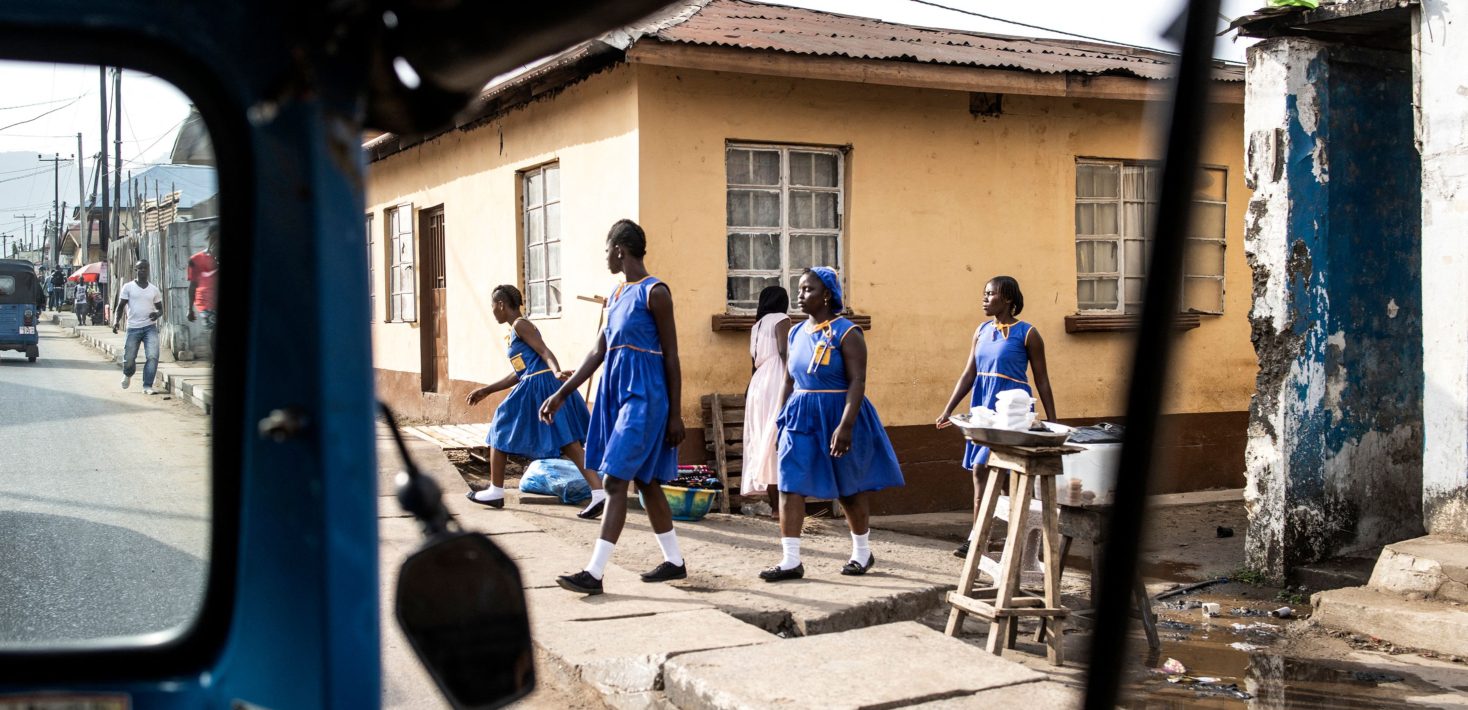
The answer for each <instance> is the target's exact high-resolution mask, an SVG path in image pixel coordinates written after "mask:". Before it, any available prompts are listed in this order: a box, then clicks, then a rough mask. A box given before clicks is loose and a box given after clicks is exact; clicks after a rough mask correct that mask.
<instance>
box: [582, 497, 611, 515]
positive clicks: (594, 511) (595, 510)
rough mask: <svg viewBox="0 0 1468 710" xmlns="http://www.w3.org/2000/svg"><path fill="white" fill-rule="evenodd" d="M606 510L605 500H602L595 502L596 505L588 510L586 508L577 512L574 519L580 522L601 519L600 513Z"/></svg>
mask: <svg viewBox="0 0 1468 710" xmlns="http://www.w3.org/2000/svg"><path fill="white" fill-rule="evenodd" d="M606 508H607V499H605V498H603V499H601V500H599V501H597V502H596V505H593V506H591V507H590V508H587V509H585V510H579V511H577V512H576V517H578V518H581V519H582V520H596V519H597V518H600V517H601V512H602V511H603V510H606Z"/></svg>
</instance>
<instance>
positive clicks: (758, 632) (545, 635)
mask: <svg viewBox="0 0 1468 710" xmlns="http://www.w3.org/2000/svg"><path fill="white" fill-rule="evenodd" d="M409 446H410V450H411V451H412V454H413V456H414V458H415V460H417V461H418V462H419V465H420V466H421V467H422V468H423V469H424V470H425V471H426V472H428V474H429V475H430V476H432V477H433V478H434V479H435V480H436V481H437V482H438V483H439V485H440V486H442V487H443V488H444V500H445V502H446V504H447V505H448V507H449V510H450V512H451V513H452V514H453V515H454V517H455V519H456V520H458V521H459V523H460V524H461V525H462V526H464V527H465V528H466V529H472V530H478V531H481V532H484V533H486V534H487V535H489V536H490V538H491V539H492V540H493V541H494V542H495V543H496V544H498V545H499V546H500V547H501V549H503V550H505V552H506V553H508V554H509V555H510V556H511V557H512V558H513V559H515V561H516V563H517V564H518V565H519V567H520V575H521V579H522V582H523V585H524V587H525V593H526V596H527V599H528V602H529V607H530V614H531V623H532V629H533V634H534V638H535V643H536V645H537V648H538V650H539V651H540V656H541V660H542V662H541V664H540V666H539V667H538V668H537V672H538V673H539V674H540V676H541V678H542V679H543V680H542V683H544V684H547V685H550V686H555V687H559V688H567V687H570V688H580V689H585V690H590V691H592V692H593V693H594V694H595V695H594V697H595V699H596V700H597V701H599V702H600V703H604V704H605V705H607V706H610V707H615V708H649V707H652V708H669V707H679V708H757V707H758V708H762V707H772V706H781V707H818V706H819V707H832V708H847V707H849V708H856V707H874V706H875V707H894V708H895V707H908V706H923V707H926V706H927V704H928V703H937V704H936V705H933V707H981V706H991V705H993V704H994V703H996V702H998V703H1001V704H1002V703H1003V702H1004V701H1005V700H1008V699H1012V698H1014V697H1016V695H1015V693H1019V694H1020V696H1022V697H1028V698H1045V699H1046V700H1047V703H1046V706H1047V707H1066V706H1071V707H1078V706H1079V701H1080V694H1079V692H1078V691H1075V690H1074V689H1072V688H1069V687H1066V686H1064V685H1061V684H1058V683H1054V682H1051V681H1048V680H1046V676H1045V675H1044V674H1043V673H1041V672H1039V671H1036V670H1032V669H1030V668H1027V667H1025V666H1024V665H1021V664H1020V663H1017V662H1015V661H1014V660H1010V659H1009V658H1007V657H1006V658H997V657H995V656H992V655H990V654H988V653H986V652H984V651H983V650H982V649H981V648H978V647H976V646H975V645H973V644H972V643H969V642H966V641H964V640H958V639H953V638H949V637H947V636H944V635H943V634H942V633H941V632H939V631H936V630H934V629H932V628H930V627H929V626H927V625H924V624H920V623H916V622H913V621H898V622H896V623H878V624H875V625H867V626H857V627H851V628H848V629H847V630H840V631H832V632H830V633H820V634H811V635H803V636H797V637H795V638H782V637H781V636H779V635H776V634H773V633H770V632H769V631H767V630H765V629H764V628H761V626H762V625H757V624H756V623H749V622H746V621H741V620H740V619H739V618H736V617H735V615H733V614H731V613H727V612H726V611H724V610H723V608H725V607H728V606H729V605H728V604H727V600H724V599H721V598H720V596H719V595H717V594H708V593H700V592H699V591H698V589H697V588H696V587H688V588H679V587H677V586H673V585H668V584H645V583H643V582H642V581H641V580H640V579H638V576H637V574H636V573H635V572H634V571H631V570H629V569H627V568H624V567H622V566H620V565H618V564H615V563H614V564H612V565H611V566H609V567H608V569H607V574H606V578H605V582H606V587H607V592H606V593H605V594H603V595H601V596H595V597H583V596H580V595H577V594H572V593H570V592H567V591H565V590H562V589H560V588H559V587H556V586H555V577H556V575H559V574H566V573H570V572H574V571H576V570H578V569H581V567H582V565H583V564H584V563H585V562H586V549H585V546H580V545H573V544H568V543H567V542H566V541H565V539H564V537H563V536H561V535H557V534H552V533H551V532H548V531H547V529H546V528H545V526H546V524H547V521H549V520H551V518H550V517H549V516H548V515H547V511H546V510H545V509H546V508H547V507H549V506H544V505H515V504H514V503H512V504H511V505H509V506H507V507H506V508H505V509H503V510H488V509H486V508H484V507H483V506H479V505H476V504H474V503H470V502H469V501H467V500H466V499H465V498H464V496H463V491H465V490H466V486H465V484H464V482H463V478H462V476H461V475H460V474H459V471H458V469H457V468H455V467H454V466H453V465H452V464H450V463H449V462H448V460H447V459H446V458H445V457H444V456H443V454H442V452H440V451H439V450H438V449H437V447H435V446H433V445H432V444H429V443H428V442H423V441H411V442H409ZM378 451H379V460H380V461H381V462H382V463H381V464H380V467H381V469H382V471H381V475H380V476H379V481H380V484H379V485H380V486H381V488H380V490H379V493H380V494H381V495H382V498H380V499H379V500H381V502H382V504H381V506H380V511H381V513H380V516H381V520H380V527H381V535H382V537H383V545H384V546H383V558H382V571H383V579H382V584H383V593H384V597H383V609H384V615H383V625H384V629H383V649H384V650H383V654H384V655H383V665H384V672H385V673H386V674H387V679H386V680H387V682H386V684H385V687H384V704H385V705H386V706H389V707H436V706H435V705H432V704H429V701H427V700H426V699H425V698H424V697H423V696H422V694H421V693H422V692H425V690H424V689H427V690H431V685H426V684H427V683H429V682H430V681H428V680H427V679H426V676H421V666H419V664H418V661H417V660H416V658H413V657H412V656H411V654H410V653H409V652H408V651H407V647H406V645H405V644H404V643H403V642H402V640H401V635H400V632H399V631H398V630H397V629H396V626H395V624H394V622H393V621H392V619H391V616H390V614H389V613H388V611H387V610H388V609H390V608H391V605H390V603H389V602H390V600H391V596H390V590H391V589H392V588H393V584H394V583H395V578H396V573H397V565H398V564H399V563H400V561H401V559H402V557H403V556H404V555H406V554H407V553H409V552H410V551H411V550H412V549H413V547H414V546H416V544H417V541H418V533H417V530H416V527H415V525H414V524H413V522H412V521H411V520H409V519H408V518H405V517H402V513H401V511H400V510H399V509H398V508H397V502H396V500H395V499H394V498H393V497H392V487H391V483H390V481H391V476H390V474H391V473H392V472H394V471H396V470H397V468H398V465H397V461H398V457H397V454H396V452H395V451H394V450H393V448H392V445H391V439H390V438H388V435H387V432H381V434H380V438H379V446H378ZM557 507H562V506H557ZM567 509H568V510H572V512H574V510H573V509H570V508H569V507H567ZM557 512H558V513H559V512H560V511H557ZM637 517H639V516H638V515H637V514H636V512H635V511H634V514H633V515H632V516H630V518H629V525H628V529H627V531H626V533H625V534H624V536H623V543H627V544H630V543H632V542H633V540H632V539H631V538H634V537H635V538H640V537H644V535H643V534H642V531H640V530H634V526H633V525H632V524H631V523H632V522H633V520H635V519H636V518H637ZM722 517H727V516H722ZM555 520H557V521H559V520H561V516H559V515H557V516H555ZM578 522H580V523H581V525H582V527H584V528H585V539H586V542H587V545H588V546H589V544H590V542H591V540H593V539H594V538H595V536H596V530H597V527H598V525H599V523H597V522H595V521H578ZM723 523H724V521H723V520H722V519H721V520H720V521H718V522H716V523H711V524H710V525H711V526H715V525H716V526H718V527H720V528H723V527H724V525H723ZM690 528H691V526H685V528H684V529H685V530H690V532H692V531H691V529H690ZM720 532H728V531H727V530H722V529H721V530H720ZM688 537H689V538H690V541H691V538H692V537H693V535H689V536H688ZM938 546H939V547H946V545H942V544H939V545H938ZM622 547H624V545H619V550H618V553H619V554H618V556H617V557H618V558H621V559H617V558H614V561H615V562H621V563H623V564H633V565H638V564H642V563H643V562H644V560H643V559H642V558H641V556H640V555H635V554H622V553H623V552H624V551H623V550H621V549H620V548H622ZM690 549H692V550H696V549H698V546H697V545H691V544H690V545H685V554H689V550H690ZM710 552H711V550H708V549H706V550H705V551H703V552H702V553H695V554H701V555H702V556H700V557H699V558H697V559H699V560H700V561H702V562H709V561H710V560H709V559H708V557H707V555H708V554H709V553H710ZM690 559H694V558H693V557H692V556H691V555H690ZM759 562H764V560H763V558H761V559H760V561H759ZM692 569H693V568H692V567H690V570H692ZM857 579H861V578H857ZM876 579H878V578H877V577H873V578H871V580H867V581H872V580H876ZM893 581H894V580H893V579H892V578H888V579H887V580H886V584H891V583H892V582H893ZM823 586H828V585H821V586H813V585H806V586H800V585H793V586H782V585H764V586H763V587H761V588H755V589H752V590H747V591H745V592H744V593H745V594H751V595H760V596H764V597H766V598H767V599H766V603H768V604H771V605H782V604H789V605H791V606H796V607H799V606H802V605H804V604H808V605H815V604H819V603H822V602H821V600H818V599H809V600H800V599H797V598H796V597H799V596H801V595H802V594H817V595H819V594H821V593H822V592H821V591H820V589H821V587H823ZM894 659H900V662H894ZM410 671H411V672H410ZM914 671H918V672H914ZM415 674H419V675H415ZM537 695H539V693H537ZM1052 699H1053V702H1051V701H1052ZM436 700H437V697H436V695H435V696H434V701H436ZM524 704H525V706H528V707H555V706H556V704H555V703H554V702H552V701H550V700H548V699H547V700H542V701H539V702H537V701H536V696H531V698H530V699H528V700H527V701H525V703H524ZM564 704H565V701H561V705H564Z"/></svg>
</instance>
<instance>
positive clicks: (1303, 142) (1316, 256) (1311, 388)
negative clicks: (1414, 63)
mask: <svg viewBox="0 0 1468 710" xmlns="http://www.w3.org/2000/svg"><path fill="white" fill-rule="evenodd" d="M1403 61H1404V59H1403V58H1402V57H1399V56H1396V55H1383V54H1382V53H1376V52H1363V51H1359V50H1344V49H1341V48H1338V47H1334V46H1331V45H1328V44H1325V43H1322V42H1318V41H1315V40H1307V39H1299V38H1280V39H1273V40H1267V41H1265V42H1261V43H1260V44H1258V45H1256V46H1255V47H1253V48H1251V50H1250V52H1249V63H1248V68H1247V88H1246V94H1245V133H1246V135H1248V136H1249V137H1250V138H1249V150H1248V158H1249V166H1248V173H1249V176H1250V178H1251V179H1252V180H1253V181H1255V182H1256V187H1255V193H1254V199H1253V201H1252V202H1251V204H1250V209H1249V212H1248V217H1247V221H1246V229H1245V251H1246V253H1247V255H1248V257H1249V263H1250V266H1251V267H1253V269H1254V294H1255V302H1254V308H1253V310H1252V311H1251V314H1250V319H1251V322H1252V325H1253V341H1254V347H1255V352H1256V353H1257V355H1258V357H1259V368H1260V369H1259V375H1258V379H1257V386H1258V390H1257V392H1256V394H1255V398H1254V401H1253V406H1252V407H1251V410H1250V415H1251V422H1250V426H1249V445H1248V451H1247V454H1246V466H1247V468H1248V485H1247V487H1246V489H1245V498H1246V502H1247V505H1248V510H1249V516H1250V525H1249V534H1248V538H1247V540H1246V543H1247V544H1246V553H1247V562H1248V564H1249V566H1250V567H1252V568H1254V569H1256V570H1258V571H1261V572H1264V573H1266V574H1267V575H1268V576H1270V577H1273V578H1276V579H1283V578H1285V577H1287V575H1288V573H1289V571H1290V569H1291V568H1293V567H1294V566H1297V565H1299V564H1303V563H1307V562H1312V561H1315V560H1318V559H1322V558H1324V557H1329V556H1333V555H1338V554H1343V553H1347V552H1356V551H1361V550H1368V549H1371V548H1373V547H1375V546H1379V545H1381V544H1383V543H1385V542H1390V541H1394V540H1398V539H1402V538H1403V537H1406V536H1410V535H1411V534H1414V533H1415V531H1416V530H1417V529H1420V528H1417V527H1416V525H1417V522H1418V520H1419V517H1420V515H1421V513H1420V507H1418V506H1420V502H1421V501H1420V496H1419V495H1417V494H1416V493H1415V489H1416V487H1417V486H1418V485H1419V484H1418V482H1419V481H1420V480H1421V476H1422V468H1421V465H1422V463H1421V462H1422V459H1421V450H1422V409H1421V407H1422V382H1421V380H1420V378H1418V377H1416V376H1415V373H1416V372H1419V371H1420V366H1421V362H1422V330H1421V318H1420V309H1421V298H1422V296H1421V288H1420V261H1419V260H1420V217H1419V214H1418V208H1417V204H1418V202H1417V201H1418V199H1419V191H1418V189H1417V179H1418V178H1417V176H1418V173H1419V168H1418V165H1417V159H1416V152H1415V150H1414V149H1413V126H1412V113H1411V83H1410V72H1408V71H1405V70H1404V68H1403V66H1402V65H1403ZM1333 162H1334V163H1335V164H1336V165H1338V166H1345V167H1343V169H1341V170H1339V171H1337V174H1335V175H1332V174H1331V171H1330V166H1331V164H1332V163H1333ZM1281 166H1282V167H1281ZM1399 315H1400V316H1401V317H1400V318H1399V317H1398V316H1399ZM1404 373H1410V374H1406V375H1404Z"/></svg>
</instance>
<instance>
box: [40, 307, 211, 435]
mask: <svg viewBox="0 0 1468 710" xmlns="http://www.w3.org/2000/svg"><path fill="white" fill-rule="evenodd" d="M51 323H52V324H53V326H55V327H57V328H59V329H60V330H61V332H62V333H64V334H66V335H69V336H74V337H77V338H79V339H80V340H81V342H82V343H83V344H85V345H88V346H90V347H91V348H93V349H95V350H97V351H98V352H101V353H103V354H105V355H108V356H109V357H111V358H112V361H113V362H114V363H116V364H117V366H118V369H119V370H120V369H121V368H122V353H123V348H124V346H125V345H126V344H127V332H126V331H123V330H121V329H119V330H118V332H117V333H113V332H112V327H111V326H105V325H85V326H81V327H77V325H76V318H75V317H73V316H72V315H71V314H69V313H61V314H59V318H52V319H51ZM139 350H141V348H139ZM137 363H138V370H137V374H136V376H135V377H134V379H133V384H134V386H137V387H142V373H143V353H142V352H139V353H138V359H137ZM153 389H154V390H155V391H157V392H163V393H167V394H170V395H173V396H174V397H178V398H179V399H181V400H183V401H186V402H188V403H190V404H192V405H194V406H195V407H198V408H199V409H200V410H202V411H203V412H204V413H205V414H209V413H211V412H212V411H213V410H214V369H213V367H211V366H210V364H209V363H208V362H201V361H189V362H180V361H175V360H174V359H173V356H172V354H171V353H168V352H166V351H165V352H160V353H159V358H158V377H157V379H156V380H155V381H154V382H153Z"/></svg>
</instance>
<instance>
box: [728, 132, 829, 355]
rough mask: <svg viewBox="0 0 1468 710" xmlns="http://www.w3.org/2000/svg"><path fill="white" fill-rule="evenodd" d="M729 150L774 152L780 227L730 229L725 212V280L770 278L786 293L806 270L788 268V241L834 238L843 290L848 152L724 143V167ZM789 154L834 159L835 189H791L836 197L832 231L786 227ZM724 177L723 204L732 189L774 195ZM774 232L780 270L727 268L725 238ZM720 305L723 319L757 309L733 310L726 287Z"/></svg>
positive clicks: (769, 188)
mask: <svg viewBox="0 0 1468 710" xmlns="http://www.w3.org/2000/svg"><path fill="white" fill-rule="evenodd" d="M731 150H753V151H774V152H778V153H779V154H780V178H779V185H778V192H779V194H780V225H779V227H754V226H739V225H730V224H729V223H728V217H727V212H726V216H725V221H724V247H725V259H726V262H725V277H726V279H727V278H739V277H747V278H771V277H774V278H778V279H779V281H780V285H781V286H784V287H785V288H786V289H787V290H789V289H790V281H791V279H792V277H795V276H797V275H798V274H799V273H800V272H801V271H803V270H804V269H805V268H806V267H804V266H801V267H798V268H794V267H792V266H791V262H790V242H791V238H792V237H793V236H800V235H816V236H831V237H835V238H836V261H837V263H836V264H835V265H834V266H835V267H836V269H837V271H838V272H839V273H840V277H841V280H842V282H843V287H844V286H845V283H846V268H845V262H846V224H847V220H846V199H847V198H846V189H847V185H848V184H849V180H848V176H847V164H848V161H847V157H848V153H849V152H850V150H849V148H847V147H841V146H829V145H825V146H822V145H810V144H795V143H759V142H750V141H726V142H725V144H724V155H725V161H726V164H727V160H728V155H729V151H731ZM791 152H796V153H817V154H823V155H831V156H834V157H835V158H836V167H835V176H836V186H835V187H818V186H807V185H797V186H794V187H795V189H796V190H798V191H807V192H814V193H824V194H831V195H835V197H836V228H835V229H820V228H797V227H792V226H791V224H790V192H791V187H792V186H791V184H790V153H791ZM727 176H728V173H727V171H726V172H725V180H724V194H725V199H726V200H727V197H728V194H729V191H730V190H735V189H738V190H765V191H771V192H773V191H775V190H774V189H773V188H772V186H770V185H746V184H742V183H730V182H729V181H728V177H727ZM776 231H778V232H779V235H780V267H779V268H778V269H735V268H732V267H731V266H730V265H729V264H728V262H727V258H728V257H727V254H728V240H729V237H730V236H731V235H734V234H771V233H774V232H776ZM845 296H846V302H847V305H848V307H849V306H850V302H851V293H850V289H846V293H845ZM790 297H791V299H790V300H791V308H792V309H795V310H792V311H791V312H792V313H795V312H796V310H798V309H797V307H796V305H795V294H794V293H791V294H790ZM724 305H725V309H726V314H727V315H730V316H747V315H751V314H754V313H755V312H756V311H757V310H758V309H757V308H749V307H747V306H736V305H734V304H733V303H731V302H730V301H729V298H728V295H727V286H726V292H725V300H724ZM717 322H718V320H717V316H716V326H715V329H718V325H717ZM730 322H742V321H740V320H739V319H731V320H730Z"/></svg>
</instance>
